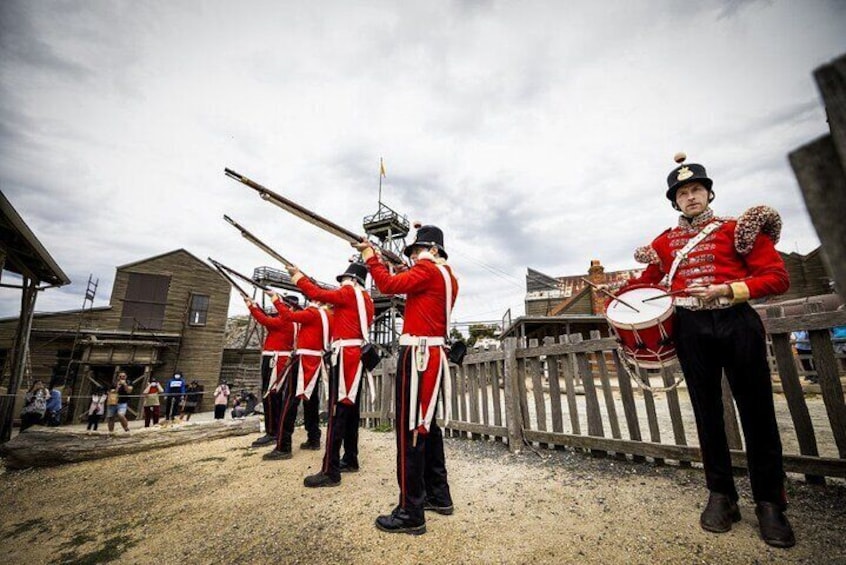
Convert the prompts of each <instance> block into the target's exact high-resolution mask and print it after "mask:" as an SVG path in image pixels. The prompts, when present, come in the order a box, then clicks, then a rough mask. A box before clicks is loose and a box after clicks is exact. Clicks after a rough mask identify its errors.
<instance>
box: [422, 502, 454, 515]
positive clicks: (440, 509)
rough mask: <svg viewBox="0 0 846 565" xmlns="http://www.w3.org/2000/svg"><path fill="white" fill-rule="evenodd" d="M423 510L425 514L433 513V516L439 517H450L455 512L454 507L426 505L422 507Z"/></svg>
mask: <svg viewBox="0 0 846 565" xmlns="http://www.w3.org/2000/svg"><path fill="white" fill-rule="evenodd" d="M423 510H425V511H426V512H434V513H435V514H440V515H441V516H452V513H453V512H455V507H453V506H429V505H426V506H424V507H423Z"/></svg>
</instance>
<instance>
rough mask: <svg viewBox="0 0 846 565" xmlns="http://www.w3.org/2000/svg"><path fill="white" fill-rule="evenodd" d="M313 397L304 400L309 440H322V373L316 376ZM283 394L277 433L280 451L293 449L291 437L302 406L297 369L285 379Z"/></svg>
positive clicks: (277, 444) (277, 446)
mask: <svg viewBox="0 0 846 565" xmlns="http://www.w3.org/2000/svg"><path fill="white" fill-rule="evenodd" d="M315 378H316V379H317V382H316V383H315V384H314V390H313V391H312V394H311V398H308V399H306V400H305V401H304V402H303V419H304V420H305V429H306V433H307V434H308V441H310V442H313V443H319V442H320V412H319V410H320V394H319V392H318V388H319V387H320V375H317V376H316V377H315ZM283 389H284V391H285V392H284V394H283V395H282V413H281V415H280V417H279V431H278V432H277V434H276V449H278V450H279V451H287V452H290V451H291V439H292V438H293V436H294V423H295V422H296V421H297V409H298V408H299V407H300V399H299V398H297V370H296V369H293V368H292V369H291V373H290V374H289V375H288V378H287V379H286V381H285V386H284V387H283Z"/></svg>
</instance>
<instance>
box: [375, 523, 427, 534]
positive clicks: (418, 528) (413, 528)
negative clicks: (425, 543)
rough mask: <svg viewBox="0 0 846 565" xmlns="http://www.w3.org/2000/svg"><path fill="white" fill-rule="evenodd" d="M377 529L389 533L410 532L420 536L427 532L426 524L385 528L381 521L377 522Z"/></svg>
mask: <svg viewBox="0 0 846 565" xmlns="http://www.w3.org/2000/svg"><path fill="white" fill-rule="evenodd" d="M376 529H378V530H381V531H383V532H386V533H389V534H409V535H412V536H420V535H423V534H425V533H426V524H423V525H422V526H408V527H405V528H385V527H383V526H382V525H381V524H380V523H379V522H376Z"/></svg>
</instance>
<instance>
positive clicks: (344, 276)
mask: <svg viewBox="0 0 846 565" xmlns="http://www.w3.org/2000/svg"><path fill="white" fill-rule="evenodd" d="M344 279H355V280H357V281H358V283H359V284H360V285H361V286H364V285H365V284H366V283H367V281H364V280H362V279H361V277H359V276H358V275H351V274H349V273H341V274H340V275H338V276H337V277H335V280H336V281H338V282H344Z"/></svg>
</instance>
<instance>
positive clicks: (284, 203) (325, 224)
mask: <svg viewBox="0 0 846 565" xmlns="http://www.w3.org/2000/svg"><path fill="white" fill-rule="evenodd" d="M224 172H225V173H226V176H228V177H230V178H233V179H235V180H237V181H238V182H240V183H241V184H244V185H247V186H248V187H250V188H252V189H253V190H255V191H256V192H258V193H259V196H261V198H262V200H266V201H268V202H270V203H271V204H275V205H277V206H279V207H280V208H282V209H283V210H285V211H286V212H290V213H291V214H293V215H295V216H297V217H298V218H300V219H302V220H305V221H306V222H308V223H310V224H311V225H313V226H317V227H318V228H320V229H322V230H324V231H327V232H329V233H331V234H332V235H334V236H336V237H340V238H341V239H343V240H344V241H348V242H350V243H360V242H361V241H362V239H361V236H360V235H359V234H357V233H355V232H353V231H350V230H348V229H346V228H344V227H342V226H339V225H338V224H336V223H335V222H333V221H331V220H328V219H326V218H324V217H323V216H321V215H320V214H317V213H315V212H312V211H311V210H309V209H308V208H306V207H304V206H301V205H300V204H297V203H296V202H294V201H293V200H290V199H288V198H285V197H284V196H282V195H281V194H277V193H276V192H273V191H272V190H270V189H269V188H266V187H264V186H262V185H260V184H259V183H257V182H255V181H253V180H251V179H249V178H247V177H245V176H244V175H242V174H240V173H237V172H235V171H233V170H232V169H229V168H226V169H224ZM371 244H372V245H373V247H375V248H376V249H378V250H379V252H380V253H381V254H382V257H384V258H385V259H387V260H388V261H390V262H391V263H393V264H395V265H396V266H398V267H407V265H406V262H405V261H404V260H403V258H402V257H400V256H399V255H397V254H396V253H394V252H393V251H391V250H389V249H385V248H384V247H382V246H381V245H377V244H375V243H373V242H371Z"/></svg>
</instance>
